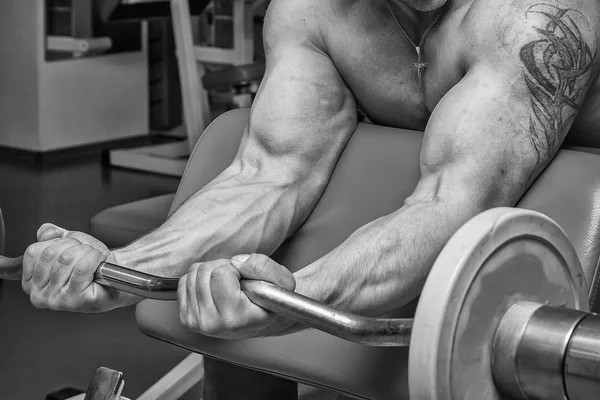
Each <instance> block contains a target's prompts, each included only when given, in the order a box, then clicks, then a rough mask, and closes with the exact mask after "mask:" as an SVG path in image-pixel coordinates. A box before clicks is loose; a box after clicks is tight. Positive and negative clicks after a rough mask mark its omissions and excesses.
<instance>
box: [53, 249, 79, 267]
mask: <svg viewBox="0 0 600 400" xmlns="http://www.w3.org/2000/svg"><path fill="white" fill-rule="evenodd" d="M74 259H75V257H74V255H73V253H72V252H71V251H63V252H62V253H60V254H59V255H58V258H57V259H56V261H57V262H58V263H59V264H61V265H70V264H71V263H73V260H74Z"/></svg>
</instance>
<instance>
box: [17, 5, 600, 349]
mask: <svg viewBox="0 0 600 400" xmlns="http://www.w3.org/2000/svg"><path fill="white" fill-rule="evenodd" d="M264 37H265V49H266V57H267V70H266V75H265V78H264V80H263V82H262V84H261V87H260V90H259V93H258V95H257V98H256V101H255V103H254V105H253V108H252V112H251V116H250V121H249V123H248V126H247V128H246V130H245V132H244V136H243V139H242V143H241V145H240V148H239V150H238V153H237V156H236V157H235V160H234V161H233V163H232V164H231V165H230V166H229V167H228V168H227V169H226V170H225V171H224V172H223V173H222V174H220V175H219V176H218V177H217V178H216V179H215V180H213V181H212V182H211V183H209V184H208V185H207V186H206V187H204V188H203V189H201V190H200V191H199V192H197V193H196V194H195V195H194V196H193V197H191V198H190V199H189V200H188V201H187V202H186V203H185V204H184V205H183V206H181V207H180V208H179V209H178V210H177V212H175V213H174V215H173V216H172V217H171V218H170V219H169V220H168V221H167V222H166V223H165V224H164V225H163V226H162V227H160V228H159V229H157V230H156V231H154V232H152V233H150V234H148V235H147V236H146V237H144V238H142V239H140V240H138V241H136V242H135V243H133V244H131V245H129V246H127V247H125V248H123V249H119V250H115V251H112V252H111V251H109V250H108V249H107V248H106V247H105V246H104V245H103V244H102V243H99V242H98V241H97V240H95V239H94V238H91V237H90V236H88V235H85V234H82V233H73V232H68V231H66V230H63V229H61V228H58V227H55V226H51V225H44V226H43V227H42V228H40V231H39V232H38V239H39V242H38V243H36V244H34V245H32V246H30V247H29V248H28V249H27V252H26V254H25V260H24V271H23V277H22V282H23V288H24V290H25V291H26V292H27V293H28V294H29V295H30V297H31V301H32V303H33V304H34V305H36V306H38V307H49V308H53V309H61V310H65V309H66V310H72V311H83V312H101V311H107V310H110V309H114V308H117V307H124V306H128V305H132V304H134V303H136V302H137V301H138V300H139V299H138V298H136V297H134V296H132V295H128V294H123V293H120V292H117V291H114V290H111V289H107V288H104V287H101V286H99V285H96V284H94V283H93V282H92V278H93V273H94V270H95V268H96V267H97V266H98V264H99V263H100V262H101V261H103V260H105V259H109V260H110V261H113V262H116V263H118V264H123V265H126V266H129V267H133V268H137V269H140V270H144V271H147V272H150V273H154V274H159V275H165V276H183V278H182V279H181V281H180V287H179V289H180V290H179V301H180V316H181V321H182V323H183V324H184V325H186V326H187V327H189V328H190V329H192V330H194V331H198V332H201V333H203V334H206V335H211V336H216V337H222V338H248V337H254V336H258V335H261V336H265V335H280V334H285V333H288V332H292V331H294V330H296V329H300V327H298V326H296V325H295V324H293V323H290V322H289V321H287V320H284V319H277V318H275V317H274V316H273V315H272V314H271V313H269V312H266V311H265V310H263V309H261V308H260V307H258V306H255V305H254V304H253V303H252V302H250V301H249V299H247V298H246V297H245V295H244V294H243V292H241V291H240V287H239V279H241V278H249V279H262V280H267V281H271V282H274V283H276V284H279V285H281V286H284V287H287V288H289V289H294V288H295V290H296V291H297V292H299V293H302V294H305V295H307V296H309V297H311V298H314V299H316V300H318V301H320V302H323V303H327V304H330V305H333V306H335V307H339V308H341V309H344V310H348V311H351V312H354V313H358V314H362V315H368V316H375V315H381V314H383V313H386V312H389V311H391V310H395V309H398V308H399V307H400V306H402V305H403V304H405V303H407V302H408V301H410V300H411V299H413V298H415V297H416V296H417V295H418V293H419V292H420V290H421V288H422V286H423V283H424V281H425V278H426V276H427V274H428V271H429V268H430V267H431V265H432V263H433V260H434V259H435V258H436V256H437V254H438V253H439V251H440V250H441V249H442V247H443V246H444V244H445V243H446V241H447V240H448V239H449V238H450V236H451V235H452V234H453V233H454V232H455V231H456V230H457V229H458V228H459V227H460V226H461V225H462V224H463V223H465V222H466V221H467V220H468V219H470V218H472V217H473V216H475V215H476V214H478V213H479V212H481V211H483V210H485V209H488V208H491V207H497V206H514V205H515V204H516V202H517V201H518V200H519V198H520V197H521V196H522V195H523V194H524V192H525V191H526V190H527V188H528V187H529V186H530V184H531V183H532V182H533V181H534V180H535V179H536V177H537V176H538V175H539V174H540V172H541V171H542V170H543V169H544V168H545V167H546V166H547V165H548V163H549V162H550V161H551V160H552V158H553V157H554V155H555V154H556V152H557V150H558V149H559V147H560V145H561V143H562V142H563V140H564V139H565V137H566V136H567V134H568V133H569V139H570V140H571V141H572V142H573V143H577V141H578V140H582V138H583V137H584V136H585V135H589V134H591V133H592V132H599V131H600V80H599V78H598V74H599V72H600V61H598V59H597V58H596V54H597V51H598V43H600V3H599V2H598V1H590V0H543V1H541V0H450V1H446V0H390V1H389V2H388V1H386V0H328V1H321V0H303V1H297V0H273V1H272V2H271V5H270V7H269V9H268V12H267V16H266V21H265V31H264ZM357 110H360V113H361V114H363V115H365V116H366V117H368V119H369V120H370V121H372V122H373V123H375V124H379V125H385V126H391V127H400V128H409V129H418V130H423V131H424V132H425V133H424V136H423V145H422V149H421V158H420V168H421V178H420V181H419V183H418V186H417V188H416V189H415V191H414V193H413V194H412V195H411V196H410V197H409V198H407V199H406V202H405V203H404V205H402V206H401V207H399V209H398V210H397V211H396V212H394V213H392V214H390V215H386V216H384V217H381V218H379V219H377V220H375V221H373V222H371V223H369V224H368V225H366V226H364V227H362V228H360V229H359V230H357V231H356V232H355V233H354V234H352V235H351V236H350V237H349V238H348V239H347V240H346V241H345V242H344V243H343V244H341V245H340V246H339V247H337V248H336V249H334V250H333V251H331V252H330V253H329V254H327V255H325V256H324V257H322V258H321V259H319V260H317V261H315V262H314V263H312V264H310V265H307V266H306V267H305V268H303V269H301V270H299V271H297V272H295V273H294V274H292V273H290V272H289V271H288V270H287V269H286V268H284V267H283V266H280V265H278V264H276V263H275V262H274V261H272V260H271V259H269V258H268V255H270V254H272V252H273V251H274V250H275V249H277V247H278V246H279V245H280V244H281V243H282V242H283V241H284V240H285V239H286V238H287V237H289V236H290V235H291V234H292V233H294V231H295V230H296V229H298V227H299V226H300V225H301V224H302V223H303V221H304V220H305V219H306V218H307V216H308V215H309V213H310V212H311V210H312V209H313V207H314V206H315V204H316V202H317V201H318V199H319V197H320V195H321V193H322V191H323V190H324V188H325V186H326V185H327V182H328V179H329V177H330V174H331V172H332V170H333V168H334V166H335V164H336V160H337V158H338V156H339V155H340V153H341V151H342V149H343V148H344V145H345V144H346V142H347V141H348V139H349V138H350V136H351V135H352V133H353V131H354V130H355V128H356V125H357V118H358V117H357V114H358V113H357ZM586 140H587V141H588V142H589V141H590V138H586ZM597 140H599V141H600V137H599V138H598V139H597ZM390 184H393V182H390ZM248 255H249V256H248Z"/></svg>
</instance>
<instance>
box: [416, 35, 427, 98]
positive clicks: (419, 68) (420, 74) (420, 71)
mask: <svg viewBox="0 0 600 400" xmlns="http://www.w3.org/2000/svg"><path fill="white" fill-rule="evenodd" d="M415 50H416V51H417V62H416V63H413V65H414V66H415V67H416V68H417V80H418V82H419V91H420V92H421V95H423V71H425V69H426V68H427V63H426V62H422V61H421V47H419V46H415Z"/></svg>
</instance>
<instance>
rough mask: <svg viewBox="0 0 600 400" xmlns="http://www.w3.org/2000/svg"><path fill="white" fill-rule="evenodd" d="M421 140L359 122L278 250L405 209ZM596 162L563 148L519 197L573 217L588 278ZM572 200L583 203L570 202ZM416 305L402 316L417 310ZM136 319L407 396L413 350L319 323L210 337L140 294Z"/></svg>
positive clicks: (300, 262)
mask: <svg viewBox="0 0 600 400" xmlns="http://www.w3.org/2000/svg"><path fill="white" fill-rule="evenodd" d="M247 118H248V112H247V110H235V111H232V112H229V113H227V114H225V115H224V116H222V117H220V118H219V119H217V120H216V121H215V122H213V124H212V125H211V126H210V127H209V128H208V129H207V130H206V132H205V133H204V135H203V136H202V138H201V139H200V142H199V143H198V145H197V147H196V150H195V151H194V154H193V155H192V158H191V159H190V162H189V164H188V167H187V169H186V173H185V174H184V176H183V179H182V181H181V185H180V188H179V190H178V193H177V195H176V198H175V201H174V205H173V207H172V210H173V209H175V208H176V207H178V205H179V204H181V202H183V201H185V199H187V198H189V197H190V196H191V195H192V194H193V193H194V192H195V191H197V190H198V189H199V188H200V187H202V186H204V185H205V184H206V183H208V182H209V181H210V180H212V179H213V178H214V177H215V176H216V175H217V174H218V173H220V172H221V171H222V170H223V169H224V168H226V167H227V165H229V163H230V162H231V160H232V159H233V157H234V155H235V154H236V151H237V145H238V144H239V141H240V136H241V132H242V131H243V128H244V126H245V124H246V121H247ZM421 140H422V133H420V132H414V131H406V130H398V129H390V128H384V127H379V126H375V125H369V124H359V127H358V129H357V130H356V132H355V133H354V135H353V136H352V138H351V139H350V141H349V143H348V145H347V146H346V148H345V149H344V152H343V154H342V155H341V157H340V159H339V161H338V163H337V165H336V168H335V170H334V172H333V174H332V177H331V180H330V183H329V185H328V186H327V188H326V190H325V192H324V194H323V196H322V197H321V199H320V201H319V203H318V204H317V206H316V207H315V209H314V210H313V212H312V213H311V215H310V217H309V218H308V220H307V221H306V223H305V224H304V225H303V226H302V227H301V228H300V230H299V231H298V232H297V234H296V235H295V236H294V237H292V238H290V239H289V240H288V241H286V242H285V243H284V244H283V245H282V246H281V247H280V249H279V250H278V251H277V252H276V253H275V254H274V255H273V258H274V259H275V260H276V261H277V262H279V263H281V264H282V265H285V266H287V267H288V268H290V269H291V270H297V269H299V268H301V267H302V266H304V265H307V264H309V263H310V262H312V261H313V260H315V259H317V258H319V257H321V256H322V255H324V254H326V253H327V252H328V251H330V250H331V249H333V248H334V247H336V246H337V245H338V244H339V243H341V242H342V241H343V240H345V239H346V238H347V237H348V236H349V235H350V234H351V233H352V232H353V231H354V230H356V229H357V228H359V227H360V226H362V225H364V224H366V223H367V222H369V221H372V220H374V219H376V218H378V217H380V216H382V215H386V214H389V213H391V212H393V211H395V210H397V209H398V208H400V207H401V206H402V205H403V202H404V200H405V198H406V197H408V196H409V195H410V194H411V193H412V191H413V190H414V188H415V186H416V184H417V181H418V179H419V154H420V146H421ZM597 171H600V156H595V155H591V154H583V153H577V152H568V151H562V152H561V153H560V154H559V156H558V157H557V158H556V160H555V161H554V162H553V164H552V166H551V168H548V170H547V171H546V172H545V173H544V174H543V175H542V177H540V179H538V181H537V182H536V183H535V184H534V186H533V187H532V188H531V190H530V191H529V193H528V194H527V196H525V197H524V198H523V200H522V201H521V204H520V205H521V206H523V207H526V208H531V209H536V210H539V211H542V212H547V213H548V214H549V215H550V216H551V217H553V218H556V219H557V220H558V221H559V223H563V224H565V230H566V231H567V234H569V235H570V237H571V239H572V240H573V241H574V244H575V248H576V249H577V251H578V252H580V253H579V255H580V257H581V258H582V259H583V260H588V259H589V260H590V261H589V263H588V267H586V268H587V270H586V276H588V278H589V276H590V275H591V274H592V273H593V272H591V269H590V267H589V266H590V265H592V264H593V259H594V257H595V260H596V261H597V257H598V256H597V254H595V253H594V254H595V255H594V254H592V253H588V251H589V249H590V245H588V244H590V243H598V229H597V227H598V225H597V222H598V221H597V219H596V217H595V216H594V215H593V214H594V210H598V209H600V203H598V202H597V199H599V198H600V196H598V190H597V188H598V187H599V186H600V174H597ZM574 177H576V178H574ZM563 185H566V186H563ZM564 188H566V190H565V189H564ZM572 205H574V206H575V207H576V208H577V210H573V211H572V212H571V211H567V210H565V209H567V208H569V207H571V206H572ZM592 226H593V227H592ZM590 235H591V236H590ZM578 241H579V242H578ZM592 269H593V268H592ZM415 304H416V302H413V304H411V305H410V306H407V307H405V308H404V309H402V310H399V311H398V312H397V313H396V314H395V316H396V317H411V316H412V315H413V312H414V306H415ZM137 319H138V323H139V325H140V329H141V330H142V331H143V332H144V333H146V334H148V335H150V336H154V337H157V338H159V339H161V340H164V341H167V342H170V343H173V344H175V345H177V346H180V347H184V348H186V349H189V350H191V351H194V352H198V353H202V354H206V355H209V356H211V357H215V358H218V359H221V360H224V361H228V362H230V363H233V364H238V365H242V366H245V367H249V368H253V369H257V370H261V371H264V372H269V373H273V374H275V375H279V376H283V377H286V378H288V379H292V380H296V381H299V382H304V383H308V384H311V385H313V386H320V387H324V388H327V389H329V390H333V391H337V392H339V393H342V394H346V395H353V396H356V397H358V398H367V399H373V400H390V399H408V381H407V356H408V349H403V348H375V347H367V346H361V345H358V344H354V343H350V342H346V341H344V340H342V339H338V338H335V337H333V336H330V335H328V334H325V333H322V332H318V331H314V330H308V331H303V332H299V333H296V334H293V335H288V336H284V337H279V338H261V339H252V340H242V341H225V340H219V339H214V338H208V337H205V336H202V335H198V334H194V333H191V332H188V331H187V330H185V329H184V328H182V327H181V325H180V324H179V318H178V310H177V305H176V304H174V303H160V302H152V301H145V302H142V303H141V304H140V305H139V306H138V308H137Z"/></svg>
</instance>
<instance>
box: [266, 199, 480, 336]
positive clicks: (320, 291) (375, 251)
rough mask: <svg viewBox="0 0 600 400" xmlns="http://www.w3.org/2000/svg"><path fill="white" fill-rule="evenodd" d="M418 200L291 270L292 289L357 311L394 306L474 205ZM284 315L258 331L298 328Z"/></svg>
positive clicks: (419, 282) (414, 291)
mask: <svg viewBox="0 0 600 400" xmlns="http://www.w3.org/2000/svg"><path fill="white" fill-rule="evenodd" d="M453 209H454V210H459V208H458V207H451V206H448V205H447V204H444V203H442V202H440V201H431V202H418V203H415V204H414V205H410V206H405V207H403V208H402V209H400V210H398V211H397V212H395V213H393V214H391V215H388V216H385V217H382V218H379V219H377V220H375V221H373V222H371V223H369V224H368V225H365V226H364V227H362V228H360V229H359V230H357V231H356V232H354V233H353V234H352V235H351V236H350V237H349V238H348V239H347V240H346V241H344V242H343V243H342V244H341V245H340V246H338V247H337V248H335V249H334V250H333V251H331V252H330V253H328V254H327V255H325V256H324V257H322V258H320V259H319V260H317V261H315V262H314V263H312V264H310V265H308V266H306V267H305V268H303V269H301V270H299V271H297V272H296V273H295V274H294V275H295V277H296V282H297V285H296V292H297V293H300V294H303V295H305V296H307V297H310V298H312V299H315V300H317V301H319V302H321V303H324V304H327V305H330V306H333V307H335V308H338V309H341V310H345V311H349V312H352V313H355V314H359V315H363V316H371V317H375V316H381V315H383V314H386V313H388V312H391V311H394V310H396V309H398V308H400V307H402V306H403V305H405V304H407V303H408V302H410V301H411V300H413V299H415V298H416V297H417V296H418V295H419V293H420V292H421V290H422V288H423V285H424V283H425V280H426V278H427V275H428V273H429V271H430V268H431V266H432V265H433V263H434V261H435V259H436V257H437V255H438V254H439V252H440V251H441V249H442V248H443V247H444V245H445V244H446V242H447V241H448V240H449V239H450V237H451V236H452V235H453V234H454V232H456V230H458V228H460V226H462V225H463V224H464V223H465V222H466V221H467V220H468V219H469V218H471V217H473V216H474V215H475V214H476V213H477V212H478V211H479V210H478V209H476V208H475V207H472V208H471V209H470V210H467V209H466V208H462V209H461V211H460V212H458V211H457V212H454V211H453ZM303 328H304V327H302V326H300V325H299V324H295V323H293V322H291V321H289V320H287V319H285V318H280V319H279V320H278V321H277V323H276V324H274V325H273V326H271V327H270V328H269V329H268V330H267V331H265V332H264V336H271V335H281V334H288V333H292V332H294V331H298V330H301V329H303Z"/></svg>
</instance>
